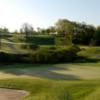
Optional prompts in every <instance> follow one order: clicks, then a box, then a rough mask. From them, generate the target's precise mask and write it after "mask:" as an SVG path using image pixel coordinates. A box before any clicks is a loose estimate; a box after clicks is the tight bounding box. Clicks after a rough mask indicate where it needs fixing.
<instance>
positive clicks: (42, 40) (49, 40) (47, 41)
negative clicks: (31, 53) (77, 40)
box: [27, 35, 55, 45]
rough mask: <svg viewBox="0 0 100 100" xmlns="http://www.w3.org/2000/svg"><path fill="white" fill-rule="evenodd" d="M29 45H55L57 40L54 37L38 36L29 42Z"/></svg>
mask: <svg viewBox="0 0 100 100" xmlns="http://www.w3.org/2000/svg"><path fill="white" fill-rule="evenodd" d="M27 42H28V43H34V44H37V45H54V44H55V38H54V37H53V36H49V35H47V36H45V35H37V36H32V37H30V38H29V39H28V40H27Z"/></svg>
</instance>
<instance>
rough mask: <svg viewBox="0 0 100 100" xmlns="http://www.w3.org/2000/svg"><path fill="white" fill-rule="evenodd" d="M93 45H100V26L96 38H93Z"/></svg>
mask: <svg viewBox="0 0 100 100" xmlns="http://www.w3.org/2000/svg"><path fill="white" fill-rule="evenodd" d="M93 43H94V44H95V45H100V26H98V27H97V29H96V32H95V35H94V38H93Z"/></svg>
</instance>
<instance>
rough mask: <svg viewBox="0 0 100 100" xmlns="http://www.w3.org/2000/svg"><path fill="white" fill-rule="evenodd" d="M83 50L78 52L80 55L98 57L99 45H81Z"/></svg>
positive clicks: (99, 54)
mask: <svg viewBox="0 0 100 100" xmlns="http://www.w3.org/2000/svg"><path fill="white" fill-rule="evenodd" d="M81 48H82V49H83V50H82V51H80V52H79V53H78V54H79V55H81V56H85V57H89V58H96V59H98V58H99V59H100V47H81Z"/></svg>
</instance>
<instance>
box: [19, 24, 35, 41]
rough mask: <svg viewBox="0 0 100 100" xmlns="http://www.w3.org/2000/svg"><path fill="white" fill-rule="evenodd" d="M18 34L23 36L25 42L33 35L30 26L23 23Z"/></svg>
mask: <svg viewBox="0 0 100 100" xmlns="http://www.w3.org/2000/svg"><path fill="white" fill-rule="evenodd" d="M20 32H21V33H23V35H25V39H26V40H27V39H28V38H29V37H30V36H31V35H32V34H33V32H34V29H33V27H32V26H31V25H30V24H28V23H24V24H23V25H22V28H21V29H20Z"/></svg>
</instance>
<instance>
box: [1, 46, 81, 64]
mask: <svg viewBox="0 0 100 100" xmlns="http://www.w3.org/2000/svg"><path fill="white" fill-rule="evenodd" d="M78 51H79V48H78V47H77V46H71V47H69V48H68V47H67V48H65V47H64V48H61V47H60V48H59V47H56V46H55V47H49V48H42V47H41V48H39V49H37V50H34V51H33V52H30V54H8V53H0V62H4V63H5V62H7V63H9V62H11V63H16V62H17V63H29V62H30V63H62V62H73V61H74V60H76V58H77V52H78Z"/></svg>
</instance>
